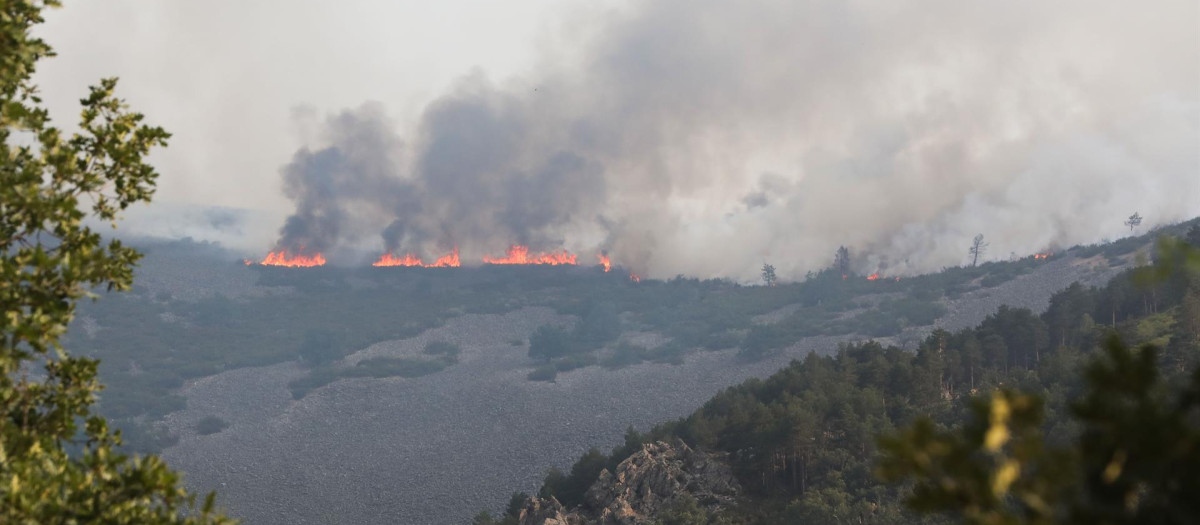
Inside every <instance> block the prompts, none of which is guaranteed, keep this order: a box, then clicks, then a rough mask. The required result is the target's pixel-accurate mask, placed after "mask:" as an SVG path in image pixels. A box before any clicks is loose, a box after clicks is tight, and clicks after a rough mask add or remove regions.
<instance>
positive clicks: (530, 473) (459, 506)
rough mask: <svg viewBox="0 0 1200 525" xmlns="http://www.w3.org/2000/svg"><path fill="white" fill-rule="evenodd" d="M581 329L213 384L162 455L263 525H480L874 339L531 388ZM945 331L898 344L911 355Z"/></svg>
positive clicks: (954, 317)
mask: <svg viewBox="0 0 1200 525" xmlns="http://www.w3.org/2000/svg"><path fill="white" fill-rule="evenodd" d="M1116 271H1118V269H1117V268H1110V267H1109V266H1108V265H1107V264H1106V263H1105V262H1104V260H1103V259H1102V258H1101V259H1099V260H1098V261H1093V260H1089V261H1081V260H1078V259H1074V258H1071V257H1063V258H1060V259H1057V260H1054V261H1051V262H1049V263H1047V264H1046V265H1045V266H1043V267H1042V268H1040V269H1039V270H1038V271H1036V272H1033V273H1030V274H1027V275H1023V276H1021V277H1018V278H1016V279H1014V280H1012V281H1009V282H1007V283H1004V284H1002V285H1000V286H997V287H993V288H987V289H978V290H974V291H971V292H968V293H966V294H963V295H962V296H961V297H959V298H957V299H955V300H952V301H947V307H948V312H947V314H946V315H945V316H944V317H943V318H942V319H940V320H939V321H938V322H937V326H941V327H945V328H950V329H955V328H961V327H965V326H971V325H974V324H976V323H978V322H979V321H981V320H982V319H983V317H984V316H986V315H987V314H988V313H991V312H993V311H995V309H996V308H997V307H998V306H1000V305H1001V304H1009V305H1013V306H1019V307H1027V308H1031V309H1033V310H1035V311H1039V312H1040V311H1042V310H1044V309H1045V308H1046V306H1047V304H1048V301H1049V297H1050V295H1051V294H1052V293H1054V292H1055V291H1057V290H1060V289H1062V288H1064V287H1066V286H1068V285H1069V284H1070V283H1071V282H1074V281H1077V280H1079V281H1082V282H1085V283H1089V284H1099V283H1102V282H1104V281H1106V280H1107V279H1108V278H1110V277H1111V276H1112V275H1113V274H1115V273H1116ZM570 321H571V318H569V317H566V316H560V315H557V314H555V313H554V312H553V311H552V310H550V309H545V308H526V309H523V310H518V311H514V312H509V313H506V314H499V315H464V316H461V317H458V318H455V319H452V320H451V321H449V322H447V324H446V325H445V326H442V327H439V328H436V329H433V330H429V331H427V332H425V333H422V334H421V335H419V336H417V337H414V338H410V339H404V340H397V341H386V342H382V343H378V344H375V345H372V346H371V347H369V348H367V349H364V350H362V351H360V352H358V353H356V354H354V355H351V356H349V357H347V358H346V361H347V362H348V363H353V362H356V361H357V360H359V359H362V358H365V357H375V356H402V355H413V354H416V353H419V352H420V351H421V349H422V348H423V346H424V344H425V343H426V342H428V341H432V340H442V341H450V342H454V343H457V344H458V345H460V347H461V348H462V354H461V355H460V356H459V358H460V363H459V364H457V365H454V366H452V367H450V368H448V369H446V370H444V371H442V372H439V373H436V374H432V375H428V376H424V377H419V378H412V379H405V378H386V379H345V380H340V381H337V382H334V383H332V384H330V385H327V386H325V387H322V388H320V389H317V390H314V391H313V392H311V393H309V394H308V395H307V396H306V397H304V398H303V399H301V400H298V401H295V400H293V399H292V397H291V394H290V393H289V391H288V389H287V383H288V381H290V380H292V379H294V378H297V377H300V376H301V375H303V374H304V373H305V371H304V369H302V368H301V367H300V366H299V365H297V364H295V363H284V364H279V365H274V366H269V367H260V368H246V369H239V370H233V371H229V372H225V373H222V374H219V375H215V376H211V377H206V378H203V379H200V380H197V381H194V382H192V383H190V384H188V385H187V386H186V387H185V388H184V389H183V391H182V393H183V394H184V395H186V396H187V398H188V408H187V409H186V410H184V411H181V412H176V413H174V414H171V415H170V416H168V418H167V424H168V425H169V426H170V427H171V430H172V431H173V432H175V433H177V434H179V436H180V437H181V439H180V441H179V443H178V444H177V445H175V446H173V447H171V448H169V449H167V450H166V451H165V452H164V453H163V455H164V456H165V458H166V459H167V460H168V461H169V462H170V464H171V465H172V466H174V467H175V468H178V469H180V470H182V471H184V472H185V473H186V474H185V480H186V482H187V484H188V486H189V487H191V488H192V489H195V490H199V491H207V490H212V489H216V490H218V491H219V497H218V502H219V504H220V505H221V506H223V507H225V508H226V509H228V510H229V512H230V513H231V514H233V515H235V516H237V517H240V518H242V519H243V522H244V523H247V524H249V525H276V524H278V525H283V524H289V525H290V524H299V523H346V524H397V523H401V524H450V523H466V522H468V521H469V520H470V517H471V516H472V515H473V514H475V513H476V512H478V511H479V510H480V509H484V508H487V509H491V510H493V511H498V510H500V509H501V508H502V507H503V505H504V504H505V503H506V502H507V500H508V497H509V495H510V494H511V493H512V491H514V490H523V491H526V492H533V491H535V490H536V489H537V487H538V485H539V483H540V480H541V478H542V477H543V476H544V474H545V471H546V470H547V469H548V468H550V467H559V468H566V467H569V466H570V465H571V464H572V463H573V462H574V460H575V459H576V458H578V457H579V455H580V454H582V453H583V452H584V451H586V450H587V449H588V448H589V447H600V448H602V449H608V448H611V447H612V446H615V445H616V444H618V443H620V442H621V439H622V435H623V433H624V431H625V429H626V428H627V427H628V426H630V425H633V426H634V427H637V428H639V429H646V428H648V427H650V426H652V425H654V424H655V423H659V422H662V421H665V420H669V419H673V418H677V417H680V416H683V415H686V414H688V413H690V412H692V411H693V410H695V409H696V408H698V407H699V406H700V405H701V404H702V403H704V401H706V400H707V399H708V398H710V397H711V396H712V395H714V394H716V393H717V392H719V391H720V390H722V389H724V388H726V387H728V386H731V385H734V384H737V383H739V382H741V381H743V380H745V379H747V378H751V377H765V376H767V375H770V374H771V373H773V372H775V371H776V370H778V369H780V368H781V367H783V366H785V365H786V364H787V363H788V362H790V361H791V360H792V359H795V358H801V357H803V356H804V355H807V354H808V353H809V352H812V351H816V352H819V353H828V352H832V351H835V350H836V347H837V344H838V343H839V342H843V341H849V340H861V339H864V338H862V337H858V336H839V337H814V338H808V339H805V340H803V341H801V342H800V343H798V344H797V345H795V346H793V347H790V348H788V349H786V350H785V351H782V352H777V353H775V354H774V355H772V356H770V357H768V358H767V359H764V360H761V361H757V362H752V363H747V362H744V361H741V360H739V359H738V358H737V357H736V356H735V354H736V352H735V351H733V350H727V351H720V352H708V353H700V354H693V355H690V356H689V357H688V358H687V359H686V360H685V362H684V364H682V365H670V364H649V363H647V364H641V365H637V366H632V367H628V368H623V369H619V370H607V369H604V368H601V367H595V366H593V367H588V368H584V369H579V370H575V371H571V372H566V373H560V374H559V375H558V379H557V381H556V382H554V383H542V382H531V381H528V380H526V377H525V376H526V374H527V373H528V372H529V370H530V367H531V365H530V362H529V360H528V357H527V356H526V352H527V350H528V349H527V347H526V346H524V345H522V346H514V345H513V344H511V343H510V342H511V341H514V340H523V341H528V337H529V335H530V333H531V332H532V331H533V330H534V329H536V328H537V327H538V326H540V325H542V324H545V323H550V322H558V323H566V322H570ZM771 321H772V319H770V318H769V317H768V318H764V319H762V322H771ZM931 329H932V327H922V328H917V329H913V330H909V331H906V332H905V333H904V334H901V335H900V336H898V337H896V338H894V339H893V340H888V341H886V342H895V343H898V344H906V345H909V346H911V343H912V342H913V341H916V340H919V338H921V337H923V334H926V333H928V331H929V330H931ZM643 335H644V334H643ZM209 415H216V416H219V417H221V418H222V419H224V420H226V421H228V422H229V423H230V426H229V427H228V428H226V429H225V430H223V431H221V432H220V433H216V434H212V435H207V436H200V435H197V434H196V432H195V430H194V429H193V426H194V424H195V422H196V421H198V420H199V419H201V418H203V417H205V416H209Z"/></svg>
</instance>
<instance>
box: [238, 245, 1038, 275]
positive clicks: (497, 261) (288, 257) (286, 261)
mask: <svg viewBox="0 0 1200 525" xmlns="http://www.w3.org/2000/svg"><path fill="white" fill-rule="evenodd" d="M300 252H303V249H301V250H300ZM1052 256H1054V253H1053V252H1043V253H1035V254H1033V255H1031V256H1030V257H1032V258H1034V259H1036V260H1048V259H1049V258H1050V257H1052ZM596 259H597V261H598V262H597V264H596V266H599V267H601V268H604V271H605V272H608V271H610V270H612V267H613V265H612V260H611V259H609V257H608V255H607V254H603V253H600V254H596ZM242 262H243V263H244V264H246V266H251V265H254V264H258V265H260V266H280V267H286V268H312V267H318V266H324V265H325V263H326V262H327V261H326V260H325V256H324V255H323V254H321V253H316V254H312V255H307V254H303V253H292V254H289V253H288V252H287V250H280V251H273V252H270V253H268V254H267V256H266V257H264V258H263V260H262V261H260V262H258V263H255V262H254V261H251V260H249V259H243V261H242ZM482 263H483V264H485V265H498V266H578V265H579V256H578V255H576V254H574V253H571V252H568V251H567V250H561V251H557V252H542V253H537V252H531V251H530V250H529V247H528V246H522V245H519V244H514V245H512V246H510V247H509V248H508V250H507V251H506V252H505V253H504V255H503V256H498V257H492V256H486V255H485V256H484V257H483V258H482ZM371 266H374V267H377V268H386V267H407V268H458V267H461V266H462V260H461V259H460V258H459V255H458V247H457V246H456V247H455V248H454V250H452V251H451V252H450V253H448V254H446V255H443V256H441V257H438V258H437V259H435V260H433V261H431V262H425V260H424V259H422V258H421V257H419V256H417V255H415V254H412V253H406V254H404V255H395V254H392V253H385V254H383V255H381V256H380V257H379V259H378V260H376V261H375V262H373V263H371ZM847 278H849V275H842V279H847ZM866 279H867V280H868V281H887V280H893V281H899V280H900V277H884V276H883V275H881V274H880V273H879V272H875V273H872V274H870V275H867V276H866ZM629 280H631V281H633V282H641V280H642V278H641V276H639V275H638V274H636V273H633V272H630V274H629Z"/></svg>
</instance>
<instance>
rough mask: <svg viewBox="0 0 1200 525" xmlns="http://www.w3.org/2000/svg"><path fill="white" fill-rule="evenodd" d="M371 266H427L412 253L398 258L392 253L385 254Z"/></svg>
mask: <svg viewBox="0 0 1200 525" xmlns="http://www.w3.org/2000/svg"><path fill="white" fill-rule="evenodd" d="M371 266H425V264H424V263H422V262H421V259H420V258H419V257H417V256H415V255H413V254H411V253H406V254H404V257H396V256H394V255H392V254H390V253H385V254H383V256H382V257H380V258H379V260H378V261H375V262H373V263H371Z"/></svg>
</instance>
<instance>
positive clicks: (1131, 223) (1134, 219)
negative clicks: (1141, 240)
mask: <svg viewBox="0 0 1200 525" xmlns="http://www.w3.org/2000/svg"><path fill="white" fill-rule="evenodd" d="M1125 225H1126V226H1128V227H1129V231H1133V229H1134V228H1137V227H1138V226H1141V225H1142V216H1141V215H1140V214H1138V212H1136V211H1135V212H1133V215H1130V216H1129V220H1127V221H1125Z"/></svg>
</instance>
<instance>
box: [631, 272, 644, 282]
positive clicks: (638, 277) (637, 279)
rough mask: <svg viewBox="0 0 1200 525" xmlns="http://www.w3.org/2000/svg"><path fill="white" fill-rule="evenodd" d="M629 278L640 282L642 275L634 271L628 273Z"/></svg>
mask: <svg viewBox="0 0 1200 525" xmlns="http://www.w3.org/2000/svg"><path fill="white" fill-rule="evenodd" d="M629 280H630V281H633V282H635V283H640V282H642V277H641V276H640V275H638V274H636V273H631V274H629Z"/></svg>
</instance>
